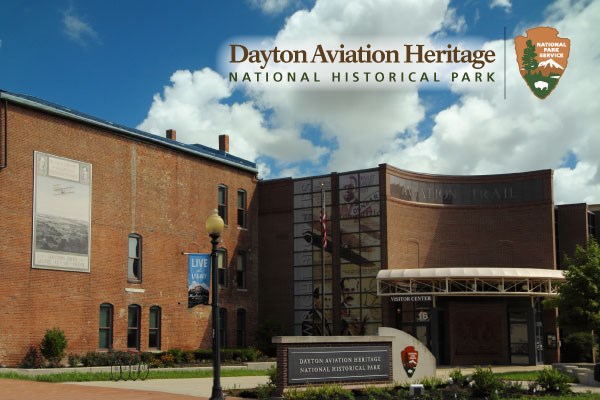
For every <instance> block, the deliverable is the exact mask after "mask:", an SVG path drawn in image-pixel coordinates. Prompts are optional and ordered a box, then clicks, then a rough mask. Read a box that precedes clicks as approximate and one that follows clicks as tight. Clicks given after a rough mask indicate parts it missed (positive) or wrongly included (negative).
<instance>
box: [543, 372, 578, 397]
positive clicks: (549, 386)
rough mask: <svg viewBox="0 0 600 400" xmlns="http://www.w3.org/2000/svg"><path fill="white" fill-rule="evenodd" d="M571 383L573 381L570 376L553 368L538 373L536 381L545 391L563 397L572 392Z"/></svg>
mask: <svg viewBox="0 0 600 400" xmlns="http://www.w3.org/2000/svg"><path fill="white" fill-rule="evenodd" d="M570 381H571V379H570V378H569V377H568V376H566V375H564V374H562V373H560V372H559V371H557V370H555V369H554V368H551V367H547V368H544V369H543V370H541V371H540V372H538V375H537V378H536V379H535V383H536V384H537V385H538V386H539V387H541V388H542V389H543V390H544V391H546V392H549V393H557V394H561V395H562V394H567V393H570V392H571V386H570V385H569V382H570Z"/></svg>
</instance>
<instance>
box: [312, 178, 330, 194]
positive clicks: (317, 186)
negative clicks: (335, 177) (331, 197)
mask: <svg viewBox="0 0 600 400" xmlns="http://www.w3.org/2000/svg"><path fill="white" fill-rule="evenodd" d="M321 184H323V190H326V191H329V190H331V177H329V176H324V177H321V178H315V179H313V180H312V185H313V192H320V191H321Z"/></svg>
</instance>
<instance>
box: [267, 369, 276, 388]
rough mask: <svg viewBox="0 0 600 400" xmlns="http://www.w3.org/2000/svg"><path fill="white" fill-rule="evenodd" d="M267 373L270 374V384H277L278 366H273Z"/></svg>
mask: <svg viewBox="0 0 600 400" xmlns="http://www.w3.org/2000/svg"><path fill="white" fill-rule="evenodd" d="M267 375H268V376H269V384H271V385H276V384H277V367H275V366H271V367H270V368H269V369H268V370H267Z"/></svg>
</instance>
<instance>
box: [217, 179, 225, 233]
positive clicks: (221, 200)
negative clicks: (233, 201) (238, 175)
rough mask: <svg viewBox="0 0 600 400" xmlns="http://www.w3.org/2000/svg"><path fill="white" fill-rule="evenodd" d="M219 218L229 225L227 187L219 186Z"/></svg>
mask: <svg viewBox="0 0 600 400" xmlns="http://www.w3.org/2000/svg"><path fill="white" fill-rule="evenodd" d="M218 203H219V204H218V210H219V216H220V217H221V218H223V222H225V225H227V186H225V185H219V201H218Z"/></svg>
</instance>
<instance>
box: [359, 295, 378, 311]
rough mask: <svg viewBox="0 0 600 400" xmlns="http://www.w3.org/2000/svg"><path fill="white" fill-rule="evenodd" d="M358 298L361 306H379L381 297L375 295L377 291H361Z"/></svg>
mask: <svg viewBox="0 0 600 400" xmlns="http://www.w3.org/2000/svg"><path fill="white" fill-rule="evenodd" d="M360 299H361V303H362V306H363V307H380V306H381V297H379V296H377V292H375V293H373V292H370V293H361V296H360Z"/></svg>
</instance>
